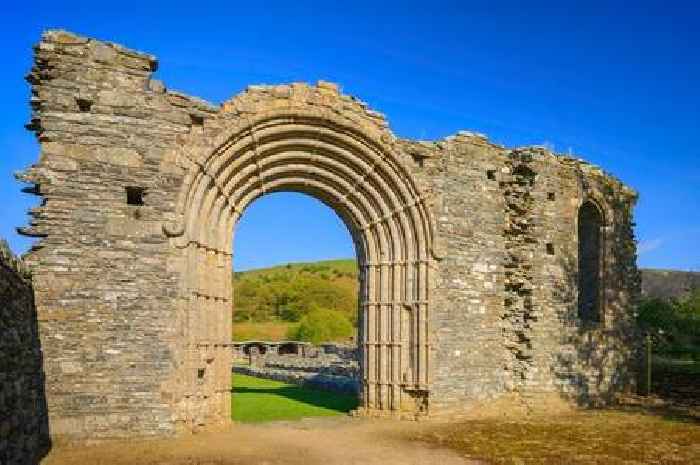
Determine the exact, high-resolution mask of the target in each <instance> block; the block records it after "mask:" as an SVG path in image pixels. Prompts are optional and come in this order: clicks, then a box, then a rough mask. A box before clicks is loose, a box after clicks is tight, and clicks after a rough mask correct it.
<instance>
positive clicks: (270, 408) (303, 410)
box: [231, 374, 357, 423]
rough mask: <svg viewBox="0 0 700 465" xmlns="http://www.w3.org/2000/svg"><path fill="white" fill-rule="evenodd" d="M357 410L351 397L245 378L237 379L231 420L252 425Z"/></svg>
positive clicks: (238, 376)
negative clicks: (253, 423)
mask: <svg viewBox="0 0 700 465" xmlns="http://www.w3.org/2000/svg"><path fill="white" fill-rule="evenodd" d="M356 406H357V399H356V398H355V397H354V396H351V395H347V394H337V393H332V392H325V391H317V390H312V389H306V388H302V387H300V386H296V385H293V384H287V383H282V382H279V381H272V380H268V379H261V378H254V377H252V376H246V375H241V374H234V375H233V396H232V399H231V417H232V418H233V419H234V420H235V421H241V422H249V423H252V422H263V421H273V420H299V419H301V418H305V417H318V416H331V415H342V414H345V413H347V412H349V411H350V410H352V409H354V408H355V407H356Z"/></svg>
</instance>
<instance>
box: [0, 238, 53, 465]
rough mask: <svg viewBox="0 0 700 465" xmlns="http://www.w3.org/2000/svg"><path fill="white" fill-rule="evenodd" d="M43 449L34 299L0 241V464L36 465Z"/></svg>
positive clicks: (16, 261)
mask: <svg viewBox="0 0 700 465" xmlns="http://www.w3.org/2000/svg"><path fill="white" fill-rule="evenodd" d="M48 447H49V430H48V414H47V409H46V397H45V391H44V373H43V367H42V355H41V347H40V344H39V337H38V330H37V315H36V309H35V307H34V293H33V290H32V286H31V281H30V280H29V278H28V274H27V272H26V271H25V269H24V265H23V263H22V261H21V260H19V259H17V258H15V257H14V256H13V255H12V253H11V252H10V250H9V248H8V246H7V243H5V241H0V464H3V465H26V464H35V463H38V462H39V460H40V459H41V457H42V456H43V455H44V454H45V452H46V451H47V450H48Z"/></svg>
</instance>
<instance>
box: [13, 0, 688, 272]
mask: <svg viewBox="0 0 700 465" xmlns="http://www.w3.org/2000/svg"><path fill="white" fill-rule="evenodd" d="M20 3H21V2H8V4H6V5H4V6H3V15H2V28H1V29H0V40H1V42H0V43H1V44H2V46H3V51H4V53H5V56H4V57H3V60H2V64H3V66H2V71H0V79H1V80H0V97H1V100H0V101H2V105H3V111H2V113H0V147H2V151H3V153H2V155H0V195H1V196H2V202H1V203H0V236H3V237H6V238H7V239H8V240H9V241H10V244H11V245H12V247H13V249H14V250H15V251H17V252H22V251H24V250H26V248H27V247H28V245H29V243H30V242H29V241H28V240H26V239H23V238H20V237H18V236H17V235H16V234H15V233H14V228H15V226H18V225H23V224H25V222H26V215H25V212H26V210H27V208H29V207H31V206H32V205H34V204H35V203H36V201H37V200H36V199H35V198H33V197H31V196H28V195H24V194H21V193H20V192H19V189H20V187H21V186H20V185H19V184H17V183H16V182H15V181H14V180H13V178H12V176H11V173H12V172H13V171H15V170H18V169H22V168H24V167H26V166H27V165H29V164H31V163H32V162H33V161H34V160H35V159H36V157H37V155H38V146H37V144H36V142H35V141H34V139H33V136H32V135H31V134H30V133H28V132H26V131H25V130H24V129H23V124H24V123H26V122H27V121H28V116H29V104H28V100H29V89H28V86H27V85H26V84H25V83H24V81H23V80H22V78H23V76H24V75H25V74H26V72H27V71H28V70H29V68H30V63H31V45H32V44H33V43H35V42H37V41H38V39H39V36H40V34H41V31H42V30H43V29H46V28H57V27H61V28H65V29H69V30H72V31H75V32H77V33H80V34H85V35H89V36H94V37H98V38H101V39H106V40H111V41H115V42H119V43H122V44H124V45H126V46H129V47H133V48H138V49H141V50H144V51H148V52H150V53H153V54H155V55H156V56H158V58H159V59H160V69H159V71H158V72H157V77H158V78H160V79H162V80H163V81H165V83H166V85H167V86H168V87H169V88H171V89H177V90H180V91H184V92H186V93H189V94H192V95H197V96H200V97H203V98H205V99H207V100H210V101H212V102H215V103H219V102H221V101H224V100H226V99H228V98H229V97H231V96H232V95H234V94H236V93H238V92H239V91H241V90H242V89H243V88H244V87H245V86H246V85H247V84H250V83H279V82H289V81H308V82H315V81H316V80H318V79H326V80H331V81H336V82H339V83H340V84H341V85H342V87H343V90H344V91H345V92H347V93H350V94H354V95H357V96H359V97H360V98H362V99H363V100H365V101H367V102H369V103H370V105H372V106H373V107H374V108H375V109H377V110H379V111H381V112H384V113H386V114H387V115H388V117H389V121H390V124H391V127H392V129H393V130H394V131H395V132H396V133H397V134H398V135H399V136H402V137H411V138H423V139H435V138H442V137H444V136H447V135H449V134H452V133H454V132H456V131H457V130H459V129H472V130H476V131H479V132H483V133H486V134H488V135H489V136H490V138H491V139H492V140H494V141H496V142H499V143H502V144H505V145H508V146H518V145H525V144H543V143H546V144H549V145H551V146H554V148H555V149H557V150H559V151H563V152H566V151H568V150H569V149H571V150H572V151H573V152H574V153H576V154H580V155H581V156H583V157H584V158H586V159H588V160H590V161H591V162H593V163H596V164H599V165H601V166H602V167H604V168H605V169H606V170H608V171H610V172H612V173H613V174H615V175H617V176H618V177H619V178H621V179H622V180H623V181H624V182H626V183H628V184H630V185H631V186H633V187H634V188H636V189H637V190H638V191H639V192H640V195H641V200H640V203H639V206H638V208H637V211H636V219H637V224H638V226H637V236H638V238H639V239H640V256H639V263H640V265H642V266H653V267H665V268H681V269H700V246H699V245H698V242H699V241H698V239H700V161H699V157H700V153H698V148H697V144H696V143H697V140H695V137H697V136H698V134H699V132H700V90H699V84H698V83H700V56H699V55H698V49H699V48H700V32H699V29H700V28H698V24H700V6H698V4H697V3H695V5H693V4H692V3H691V2H687V4H685V5H684V4H683V3H684V2H657V3H655V4H652V3H645V2H620V3H619V4H618V5H613V2H600V3H597V4H596V3H594V2H588V1H587V2H583V1H581V2H527V4H526V6H520V7H518V5H524V4H523V3H522V2H514V3H513V4H512V5H507V3H506V2H498V3H499V4H500V6H498V7H494V6H490V5H488V4H489V3H494V2H483V3H470V2H466V1H462V2H454V3H452V4H450V3H440V2H435V1H434V2H420V3H414V4H411V3H410V2H401V3H397V4H394V5H390V4H389V3H388V2H378V1H373V2H370V3H367V4H362V3H360V2H332V1H331V2H329V1H325V2H317V3H304V2H300V1H289V0H287V1H285V2H279V3H274V2H262V1H253V2H236V1H231V0H229V1H226V2H221V3H220V4H215V3H214V2H205V1H203V2H194V3H193V2H191V1H187V2H180V1H178V0H170V1H167V2H162V3H159V2H157V1H146V2H144V1H141V2H134V3H133V4H129V3H130V2H128V1H120V2H117V4H118V7H115V8H109V7H107V6H104V5H106V4H107V3H108V2H94V1H91V2H56V1H50V2H49V1H43V0H40V1H38V2H37V1H35V2H29V3H26V5H27V6H19V4H20ZM633 3H634V6H632V4H633ZM66 4H69V6H66ZM303 220H308V221H309V222H308V223H307V222H306V221H303ZM352 253H353V247H352V244H351V242H350V238H349V235H348V233H347V231H346V230H345V229H344V227H343V226H342V224H341V223H339V220H338V219H337V217H335V215H334V213H333V212H331V211H330V210H329V209H327V208H326V207H324V206H322V205H320V204H318V202H316V201H314V200H312V199H309V198H304V197H303V196H299V195H292V194H281V195H277V196H272V197H269V198H263V199H261V200H259V201H258V202H256V203H255V204H253V205H252V206H251V207H250V210H249V211H248V214H247V215H246V216H244V218H243V220H242V222H241V224H240V227H239V233H238V234H237V237H236V247H235V255H236V268H237V269H246V268H250V267H256V266H263V265H268V264H273V263H280V262H286V261H289V260H313V259H318V258H334V257H343V256H350V255H352Z"/></svg>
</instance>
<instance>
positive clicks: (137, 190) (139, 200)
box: [126, 186, 146, 207]
mask: <svg viewBox="0 0 700 465" xmlns="http://www.w3.org/2000/svg"><path fill="white" fill-rule="evenodd" d="M145 194H146V190H145V189H144V188H143V187H134V186H129V187H127V188H126V204H127V205H135V206H138V207H140V206H142V205H143V204H144V203H143V198H144V196H145Z"/></svg>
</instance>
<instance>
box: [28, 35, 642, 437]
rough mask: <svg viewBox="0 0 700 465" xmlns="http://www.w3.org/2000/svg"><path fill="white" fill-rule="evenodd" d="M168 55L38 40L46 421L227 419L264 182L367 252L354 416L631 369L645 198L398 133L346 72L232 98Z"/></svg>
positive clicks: (109, 431)
mask: <svg viewBox="0 0 700 465" xmlns="http://www.w3.org/2000/svg"><path fill="white" fill-rule="evenodd" d="M156 68H157V61H156V59H155V57H153V56H151V55H148V54H145V53H141V52H137V51H134V50H129V49H127V48H124V47H122V46H120V45H116V44H112V43H108V42H102V41H99V40H94V39H89V38H85V37H80V36H77V35H74V34H72V33H69V32H65V31H60V30H52V31H48V32H46V33H45V34H44V35H43V37H42V39H41V42H40V43H39V44H38V45H37V46H36V48H35V57H34V65H33V67H32V70H31V72H30V73H29V75H28V76H27V80H28V82H29V83H30V84H31V90H32V97H31V106H32V109H33V113H32V118H31V122H30V123H29V124H28V125H27V127H28V128H29V129H30V130H31V131H34V133H35V134H36V136H37V138H38V140H39V142H40V145H41V153H40V156H39V160H38V161H37V163H36V164H35V165H33V166H31V167H29V168H28V169H27V170H26V171H24V172H22V173H19V174H18V178H19V179H20V180H22V181H24V182H25V183H27V184H28V187H27V188H26V191H27V192H31V193H34V194H36V195H38V196H40V197H41V198H42V202H41V205H39V206H37V207H36V208H33V209H32V210H31V212H30V214H31V217H32V219H31V223H30V225H29V226H27V227H23V228H20V231H21V232H22V233H23V234H26V235H28V236H33V237H37V238H40V240H39V241H38V242H37V243H36V245H35V246H34V247H33V248H32V250H31V252H30V253H29V254H28V256H27V257H26V260H27V262H28V263H29V265H30V267H31V269H32V272H33V280H32V285H33V289H34V296H35V305H36V312H37V318H38V326H39V328H38V329H39V331H38V333H39V336H40V341H41V346H42V349H43V355H44V360H43V366H44V371H45V376H46V382H45V391H46V400H47V403H48V412H49V425H50V429H51V434H52V435H53V436H56V437H58V436H61V437H69V438H93V439H94V438H116V437H134V436H164V435H172V434H175V433H176V432H178V431H191V430H193V429H196V428H199V427H201V426H207V425H213V424H217V423H222V422H227V421H229V419H230V405H231V404H230V395H231V394H230V390H231V386H230V378H231V340H230V335H231V324H232V323H231V307H232V305H234V308H235V295H234V297H233V302H232V293H233V291H234V290H233V289H232V288H231V279H230V276H231V270H232V262H233V258H232V240H233V239H232V238H233V235H234V232H235V225H236V223H237V221H238V219H239V218H240V216H241V215H242V214H244V212H245V208H246V206H247V205H249V204H250V202H252V201H253V200H255V199H256V198H258V197H260V196H262V195H265V194H266V193H269V192H277V191H297V192H302V193H305V194H309V195H311V196H314V197H316V198H317V199H320V200H321V201H323V202H325V203H326V204H327V205H328V206H329V207H331V208H332V209H333V210H335V211H336V212H337V213H338V214H339V215H340V217H341V218H342V219H343V220H344V222H345V224H346V225H347V227H348V229H349V231H350V233H351V235H352V237H353V240H354V242H355V246H356V250H357V259H358V263H359V266H360V278H359V279H360V289H361V293H360V304H359V310H358V312H359V341H358V346H359V353H360V373H361V375H360V382H359V385H360V388H359V393H358V394H359V399H360V410H359V413H361V414H366V415H396V416H399V417H412V418H415V417H420V416H423V415H434V414H439V413H441V412H457V411H459V410H460V409H463V408H466V407H467V406H469V405H472V404H474V403H475V402H488V401H489V400H494V399H497V398H499V397H502V396H506V395H509V396H515V397H516V398H518V399H521V400H522V402H525V403H530V404H536V403H538V402H540V400H541V399H546V398H548V397H556V398H564V399H569V400H571V401H572V402H578V403H581V404H591V403H595V404H599V403H605V402H608V401H609V400H611V399H612V398H613V396H614V395H615V393H616V392H619V391H620V390H623V389H627V388H629V387H630V386H631V385H632V384H633V383H634V368H635V366H634V363H633V361H634V357H635V354H636V352H635V351H636V349H635V347H636V345H635V340H636V339H635V331H634V326H633V305H634V303H635V300H636V299H637V296H638V292H639V274H638V271H637V268H636V264H635V263H636V248H635V240H634V237H633V229H632V228H633V219H632V210H633V207H634V204H635V202H636V199H637V194H636V193H635V192H634V191H633V190H632V189H630V188H628V187H626V186H625V185H623V184H622V183H621V182H620V181H618V180H617V179H615V178H614V177H612V176H610V175H608V174H606V173H605V172H603V171H602V170H601V169H600V168H598V167H596V166H593V165H591V164H589V163H586V162H585V161H583V160H581V159H577V158H573V157H571V156H565V155H559V154H555V153H552V152H551V151H550V150H548V149H546V148H543V147H522V148H507V147H503V146H500V145H498V144H495V143H493V142H491V141H489V140H488V139H487V138H486V137H485V136H483V135H481V134H476V133H472V132H466V131H461V132H459V133H457V134H456V135H454V136H451V137H447V138H445V139H442V140H438V141H413V140H406V139H402V138H400V137H397V136H396V135H394V134H393V133H392V131H391V130H390V129H389V125H388V123H387V121H386V120H385V118H384V115H382V114H381V113H378V112H376V111H373V110H371V109H370V108H369V107H368V106H367V104H366V103H364V102H362V101H361V100H358V99H357V98H355V97H353V96H349V95H345V94H343V93H342V92H341V91H340V89H339V88H338V86H337V85H335V84H331V83H328V82H319V83H318V84H316V85H308V84H304V83H292V84H288V85H272V86H268V85H264V86H262V85H261V86H250V87H248V88H247V89H246V90H245V91H243V92H241V93H240V94H239V95H237V96H235V97H234V98H232V99H230V100H228V101H226V102H224V103H223V104H221V105H213V104H210V103H207V102H205V101H202V100H200V99H198V98H194V97H189V96H187V95H184V94H181V93H179V92H175V91H172V90H170V89H167V88H166V86H165V85H164V84H163V83H161V82H159V81H157V80H155V79H153V77H152V75H153V73H154V71H156Z"/></svg>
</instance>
